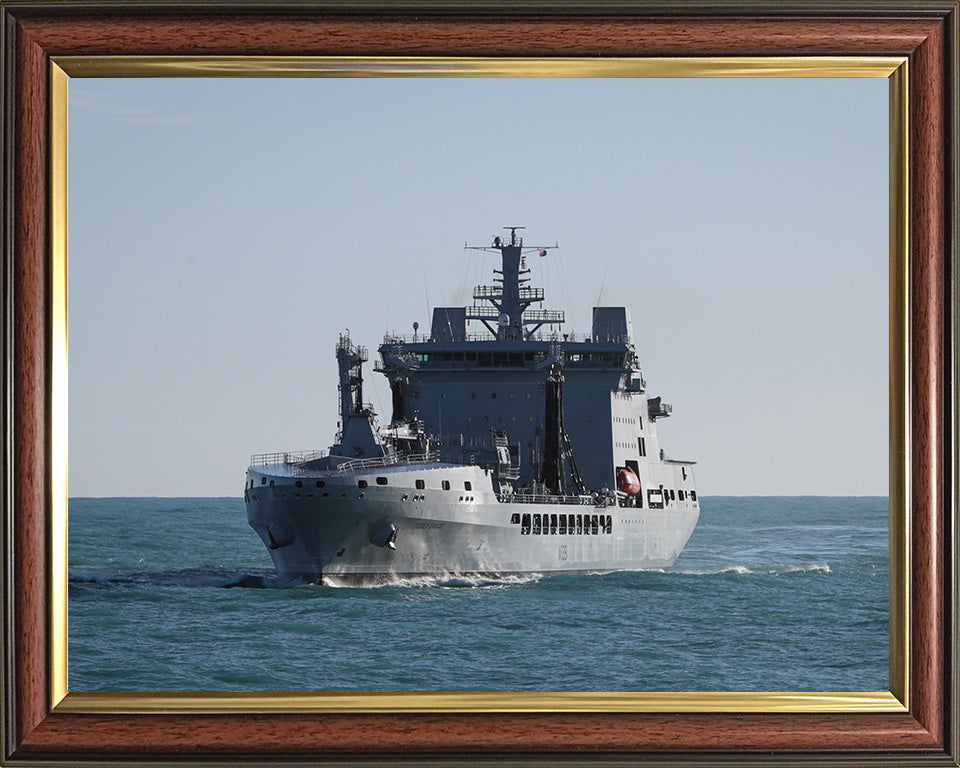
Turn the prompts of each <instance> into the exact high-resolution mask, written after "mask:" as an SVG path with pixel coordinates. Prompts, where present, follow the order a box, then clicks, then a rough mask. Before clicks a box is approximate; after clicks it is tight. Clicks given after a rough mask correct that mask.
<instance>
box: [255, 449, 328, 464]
mask: <svg viewBox="0 0 960 768" xmlns="http://www.w3.org/2000/svg"><path fill="white" fill-rule="evenodd" d="M326 455H327V452H326V451H284V452H283V453H255V454H254V455H253V456H251V457H250V466H251V467H263V466H267V465H273V464H284V465H292V464H303V463H304V462H306V461H314V460H315V459H322V458H323V457H324V456H326Z"/></svg>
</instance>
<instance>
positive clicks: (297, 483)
mask: <svg viewBox="0 0 960 768" xmlns="http://www.w3.org/2000/svg"><path fill="white" fill-rule="evenodd" d="M295 485H296V486H297V488H303V480H297V482H296V483H295Z"/></svg>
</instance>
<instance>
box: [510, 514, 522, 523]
mask: <svg viewBox="0 0 960 768" xmlns="http://www.w3.org/2000/svg"><path fill="white" fill-rule="evenodd" d="M519 523H520V513H519V512H514V513H513V514H512V515H510V525H519Z"/></svg>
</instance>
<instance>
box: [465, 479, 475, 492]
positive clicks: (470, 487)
mask: <svg viewBox="0 0 960 768" xmlns="http://www.w3.org/2000/svg"><path fill="white" fill-rule="evenodd" d="M463 490H465V491H472V490H473V485H472V483H471V482H470V481H469V480H464V481H463Z"/></svg>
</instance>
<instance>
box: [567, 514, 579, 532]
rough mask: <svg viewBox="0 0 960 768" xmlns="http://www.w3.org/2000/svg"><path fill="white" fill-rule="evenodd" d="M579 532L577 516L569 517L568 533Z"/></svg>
mask: <svg viewBox="0 0 960 768" xmlns="http://www.w3.org/2000/svg"><path fill="white" fill-rule="evenodd" d="M576 532H577V518H576V516H575V515H568V516H567V533H576Z"/></svg>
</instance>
